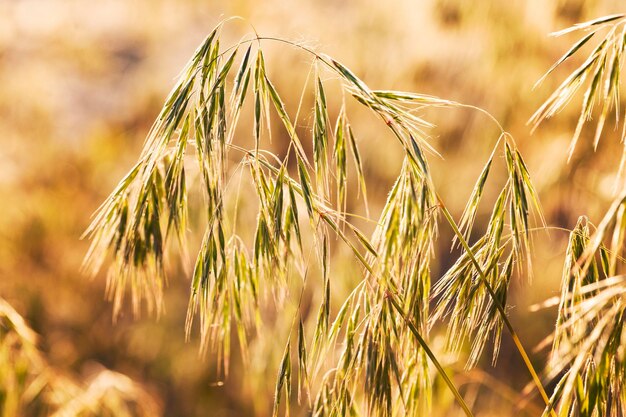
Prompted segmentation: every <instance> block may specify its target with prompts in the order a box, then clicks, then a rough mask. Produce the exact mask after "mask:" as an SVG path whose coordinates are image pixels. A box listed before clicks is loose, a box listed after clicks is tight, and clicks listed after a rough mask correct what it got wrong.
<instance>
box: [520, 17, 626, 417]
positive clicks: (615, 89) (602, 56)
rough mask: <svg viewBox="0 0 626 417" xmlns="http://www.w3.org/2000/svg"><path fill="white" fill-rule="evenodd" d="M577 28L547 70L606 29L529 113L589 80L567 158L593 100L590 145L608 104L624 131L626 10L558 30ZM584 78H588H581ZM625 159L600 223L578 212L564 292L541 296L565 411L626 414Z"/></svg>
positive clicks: (549, 106)
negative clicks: (548, 309) (550, 323)
mask: <svg viewBox="0 0 626 417" xmlns="http://www.w3.org/2000/svg"><path fill="white" fill-rule="evenodd" d="M575 31H585V32H588V33H587V34H586V35H585V36H584V37H583V38H582V39H580V40H579V41H578V42H577V43H576V44H575V45H574V46H572V47H571V48H570V50H569V51H568V52H567V53H565V55H563V57H562V58H561V59H559V60H558V61H557V62H556V63H555V64H554V65H553V66H552V68H550V70H549V71H548V72H547V73H546V76H547V75H548V74H550V73H551V72H552V71H553V70H554V69H556V67H558V66H559V65H560V64H561V63H563V62H564V61H565V60H567V59H568V58H570V57H571V56H573V55H574V54H575V53H576V52H577V51H578V50H579V49H581V48H582V47H583V46H584V45H585V44H587V43H589V42H590V41H591V39H593V38H594V37H598V36H601V34H602V33H604V35H603V37H602V38H601V40H599V42H598V44H597V45H596V46H595V47H594V48H593V49H592V51H591V53H590V54H589V56H588V57H587V59H586V60H585V61H584V63H583V64H582V65H580V66H579V67H578V68H577V69H576V70H575V71H574V72H573V73H572V74H571V75H570V76H569V77H568V78H567V79H566V80H565V81H563V83H562V84H561V85H560V86H559V87H558V88H557V89H556V91H554V93H553V94H552V95H551V96H550V98H548V100H547V101H546V102H545V103H544V104H543V105H542V106H541V107H540V108H539V110H537V112H536V113H535V115H534V116H533V117H532V118H531V122H533V123H535V125H537V124H538V123H540V122H541V121H542V120H543V119H545V118H547V117H551V116H553V115H554V114H556V113H557V112H558V111H559V110H560V109H562V108H563V107H564V106H565V105H566V104H567V103H568V102H569V101H570V99H571V98H572V97H573V96H574V95H575V93H576V92H577V91H578V90H579V89H580V88H581V87H582V86H583V85H585V84H586V88H585V93H584V97H583V102H582V108H581V112H580V115H579V120H578V125H577V127H576V130H575V132H574V137H573V139H572V142H571V146H570V151H569V153H570V157H571V154H572V153H573V151H574V147H575V146H576V142H577V140H578V138H579V137H580V136H581V132H582V128H583V125H584V123H585V122H586V121H587V120H589V119H591V116H592V115H593V113H594V112H593V107H594V103H596V102H597V103H599V105H600V106H601V111H600V115H599V117H598V119H597V124H596V130H595V136H594V139H593V146H594V148H595V147H597V146H598V143H599V141H600V138H601V136H602V133H603V127H604V124H605V121H606V118H607V116H608V114H609V113H610V112H611V111H612V110H613V111H614V113H615V124H616V126H617V125H619V123H620V122H621V123H622V124H623V129H622V142H624V138H625V137H626V136H625V135H626V123H624V121H623V120H621V119H623V118H622V117H620V111H619V110H620V90H621V83H620V70H621V66H622V61H623V52H624V48H625V47H626V15H624V14H618V15H611V16H606V17H602V18H599V19H595V20H592V21H589V22H585V23H581V24H577V25H575V26H573V27H572V28H569V29H566V30H563V31H561V32H557V33H556V34H555V35H562V34H566V33H570V32H575ZM596 35H597V36H596ZM544 77H545V76H544ZM542 79H543V78H542ZM587 80H590V81H589V82H588V83H586V81H587ZM540 81H541V80H540ZM625 162H626V161H625V160H624V158H622V161H621V164H620V167H619V168H617V169H616V170H615V171H616V174H617V178H618V180H622V181H618V186H617V187H616V189H615V191H616V192H615V195H614V198H613V202H612V203H611V205H610V207H609V208H608V210H607V212H606V213H605V215H604V218H603V219H602V221H601V222H600V223H599V224H598V226H597V227H594V226H593V225H592V224H591V222H589V221H588V220H587V219H586V218H585V217H581V218H580V219H579V221H578V223H577V224H576V227H575V228H574V230H572V232H571V234H570V239H569V244H568V248H567V253H566V260H565V265H564V270H563V278H562V284H561V295H560V297H556V298H555V299H554V300H548V302H546V305H558V318H557V322H556V328H555V332H554V334H553V335H552V354H551V360H550V364H549V367H548V369H547V371H546V377H547V378H548V379H552V380H556V381H557V384H556V388H555V390H554V392H553V395H552V397H551V399H550V401H551V404H552V405H554V406H555V407H556V408H557V410H558V412H559V415H562V416H585V417H591V416H621V415H625V414H626V389H625V388H624V384H625V383H626V356H625V355H626V353H625V349H626V332H624V329H623V327H624V321H625V317H624V314H625V309H626V284H625V280H624V275H623V273H624V259H623V258H622V254H623V248H624V236H625V234H626V216H625V210H626V203H625V201H626V191H625V189H624V182H623V174H624V163H625Z"/></svg>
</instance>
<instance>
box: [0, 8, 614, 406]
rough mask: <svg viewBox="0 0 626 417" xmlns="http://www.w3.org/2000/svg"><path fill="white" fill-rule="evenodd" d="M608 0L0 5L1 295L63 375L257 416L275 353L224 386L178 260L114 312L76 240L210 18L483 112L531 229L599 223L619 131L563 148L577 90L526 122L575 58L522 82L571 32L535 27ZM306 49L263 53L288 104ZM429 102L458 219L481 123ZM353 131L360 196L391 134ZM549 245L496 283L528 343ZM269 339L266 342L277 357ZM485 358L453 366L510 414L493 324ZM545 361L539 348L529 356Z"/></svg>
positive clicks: (548, 61) (486, 131)
mask: <svg viewBox="0 0 626 417" xmlns="http://www.w3.org/2000/svg"><path fill="white" fill-rule="evenodd" d="M619 3H620V2H618V1H602V0H586V1H583V0H526V1H522V0H510V1H501V0H485V1H481V2H468V1H464V0H419V1H411V0H397V1H393V2H382V1H378V0H363V1H360V2H348V1H342V0H315V1H314V0H291V1H279V0H266V1H250V0H229V1H201V0H188V1H184V2H182V1H181V2H173V1H170V2H168V1H163V0H136V1H132V2H129V1H123V0H110V1H103V2H89V3H87V2H82V1H63V0H0V202H1V203H0V297H2V298H4V299H5V300H7V301H8V302H9V303H10V304H11V305H12V306H13V307H14V308H15V309H16V310H17V311H18V312H19V313H20V314H21V315H23V316H24V318H25V319H26V321H27V323H28V324H29V325H30V326H31V327H32V328H33V329H34V330H35V332H36V333H38V334H39V335H40V338H39V347H40V349H41V351H42V353H43V354H44V356H45V357H46V358H47V361H48V362H49V363H50V364H51V365H52V366H54V367H55V368H56V369H59V370H61V371H62V372H65V373H67V374H70V375H73V376H75V377H76V378H78V379H81V378H88V377H89V375H90V372H93V369H94V367H99V366H102V367H105V368H108V369H110V370H113V371H116V372H120V373H123V374H125V375H128V376H129V377H131V378H132V379H134V380H135V381H137V382H139V383H140V384H141V385H142V386H143V387H144V388H145V390H146V391H147V392H149V393H150V394H151V395H152V396H153V397H154V398H156V399H157V401H158V402H159V403H160V404H161V406H162V408H163V413H164V415H168V416H205V415H212V416H252V415H258V416H265V415H268V413H269V412H270V411H271V401H272V395H273V390H274V378H275V375H276V371H277V365H274V364H273V362H272V361H271V360H270V359H269V358H268V359H267V360H266V361H265V359H264V358H258V360H259V361H261V362H264V363H262V364H260V365H258V366H255V368H254V372H251V373H250V374H242V373H241V371H240V370H239V368H238V367H237V365H236V364H235V365H234V369H233V372H231V375H229V377H228V378H227V379H226V380H224V381H222V380H221V379H219V377H218V376H217V373H216V370H215V364H214V363H213V361H212V358H211V356H210V355H209V356H208V357H207V358H205V359H199V357H198V345H199V343H198V337H197V335H194V336H195V337H194V336H192V339H191V341H189V342H187V343H186V342H185V337H184V320H185V313H186V308H187V300H188V296H189V294H188V288H189V279H188V277H187V276H186V275H185V274H184V273H183V272H181V268H179V267H175V266H174V267H173V270H172V271H171V273H170V274H169V278H170V279H169V287H168V289H167V291H166V300H165V307H166V314H165V315H163V316H162V317H161V318H160V319H159V320H156V319H155V318H154V317H147V316H142V317H139V318H133V317H132V313H131V311H130V308H129V306H125V308H124V311H123V313H122V316H121V317H120V319H119V320H118V321H117V323H113V322H112V305H111V303H109V302H107V301H106V300H105V299H104V285H105V276H104V274H101V275H100V276H97V277H96V278H94V279H90V278H89V277H87V276H85V275H84V274H82V273H81V272H80V265H81V261H82V259H83V257H84V255H85V253H86V250H87V247H88V242H86V241H83V240H81V239H80V236H81V234H82V233H83V231H84V230H85V228H86V227H87V225H88V224H89V221H90V216H91V214H92V213H93V212H94V211H95V210H96V209H97V208H98V206H99V205H100V203H101V202H102V201H103V200H104V199H105V198H106V196H107V195H108V194H109V193H110V192H111V191H112V189H113V188H114V186H115V184H116V183H117V182H118V181H119V180H120V179H121V178H122V176H123V175H124V174H125V173H126V172H127V170H128V169H129V168H130V167H131V166H132V164H133V162H134V161H135V160H136V158H137V157H138V155H139V152H140V149H141V145H142V143H143V140H144V138H145V135H146V134H147V132H148V130H149V128H150V126H151V124H152V122H153V121H154V119H155V117H156V116H157V114H158V112H159V110H160V108H161V105H162V103H163V101H164V99H165V97H166V95H167V93H168V91H169V89H170V88H171V87H172V85H173V83H174V80H175V77H176V76H177V74H178V72H179V71H180V70H181V69H182V67H183V66H184V64H185V63H186V61H187V59H188V58H189V57H190V56H191V54H192V53H193V51H194V49H195V48H196V46H197V45H198V44H199V43H200V42H201V41H202V39H203V38H204V37H205V36H206V35H207V34H208V33H209V32H210V31H211V30H212V29H213V27H214V26H215V25H216V24H217V23H218V22H219V21H220V20H221V19H223V18H226V17H230V16H233V15H238V16H242V17H243V18H244V19H245V20H244V21H243V22H241V21H237V22H234V23H233V24H231V25H229V26H227V27H226V29H225V31H224V41H227V40H229V41H232V42H236V41H237V40H238V39H239V38H241V37H242V36H243V35H245V34H246V33H249V32H250V31H251V26H250V25H253V26H254V28H255V29H256V30H257V31H258V32H259V33H260V34H261V35H263V36H276V37H282V38H288V39H291V40H295V41H301V42H304V43H306V44H307V45H311V46H313V47H315V48H316V49H317V50H319V51H321V52H324V53H327V54H329V55H331V56H333V57H334V58H336V59H337V60H339V61H341V62H342V63H344V64H345V65H347V66H348V67H349V68H351V69H352V70H353V71H354V72H355V73H356V74H358V75H359V76H360V78H361V79H363V80H364V81H365V82H366V83H367V84H368V85H370V86H371V87H372V88H379V89H399V90H408V91H414V92H419V93H425V94H432V95H436V96H439V97H442V98H446V99H450V100H455V101H459V102H463V103H467V104H471V105H475V106H479V107H482V108H484V109H486V110H488V111H489V112H491V113H492V114H493V115H494V116H495V117H496V118H497V119H498V120H499V121H500V123H501V124H502V125H503V126H504V127H505V129H507V130H508V131H509V132H511V133H512V134H513V136H514V137H515V138H516V141H517V143H518V145H519V146H520V148H521V151H522V154H523V155H524V156H525V158H526V161H527V163H528V165H529V169H530V172H531V175H532V176H533V178H534V181H535V185H536V187H537V188H538V191H539V193H540V196H541V201H542V205H543V208H544V211H545V216H546V221H547V224H548V225H550V226H557V227H564V228H572V227H573V226H574V225H575V223H576V220H577V218H578V216H579V215H581V214H587V215H589V216H590V218H591V220H592V221H593V222H596V223H597V222H599V220H600V219H601V215H602V213H603V211H604V210H605V209H606V207H607V204H608V202H609V201H610V197H611V190H612V185H613V184H612V181H613V178H614V176H615V172H616V171H617V164H618V163H619V157H620V156H621V152H622V151H621V146H620V144H619V135H618V133H616V132H615V131H613V129H606V133H605V136H604V137H603V139H602V141H601V144H600V147H599V149H598V151H597V152H593V151H592V147H591V145H590V140H581V141H580V145H579V147H578V148H577V151H576V152H575V154H574V156H573V158H572V161H570V162H569V163H567V160H566V159H567V155H566V149H567V146H568V145H569V140H570V138H571V136H572V133H573V130H574V128H575V125H576V121H577V118H578V113H579V104H578V103H580V97H578V98H576V99H575V100H574V102H573V103H572V105H570V107H568V108H567V109H566V111H564V112H563V113H562V114H560V115H559V116H558V117H557V118H556V119H554V120H551V121H548V122H547V123H545V124H543V125H542V126H541V127H540V128H539V129H538V130H537V131H536V132H535V133H534V134H532V135H531V134H530V128H529V126H527V124H526V122H527V120H528V119H529V117H530V116H531V115H532V113H533V112H534V110H535V109H536V108H537V107H538V106H539V105H540V104H541V103H542V102H543V100H545V99H546V98H547V96H548V95H549V94H550V92H551V91H552V90H553V89H554V88H555V87H556V86H557V85H558V83H559V82H560V81H561V80H562V79H563V78H564V77H565V76H566V75H567V74H568V73H569V72H568V70H569V71H571V70H572V69H573V68H575V66H574V65H575V64H576V63H578V64H579V63H580V62H582V59H584V58H583V56H581V57H576V58H575V59H574V60H573V62H572V63H571V64H570V63H568V64H567V65H565V66H564V68H561V69H559V70H557V71H556V73H555V75H554V76H552V77H550V78H548V79H547V80H546V81H545V82H544V83H543V84H542V85H541V86H539V87H538V88H536V89H535V90H533V84H534V83H535V82H536V81H537V80H538V79H539V78H540V77H541V75H542V74H543V73H544V72H545V71H546V70H547V69H548V68H549V67H550V66H551V65H552V63H553V62H554V61H556V60H557V59H558V58H559V57H560V56H561V55H562V54H563V53H564V52H565V51H566V50H567V49H569V47H570V46H571V44H573V43H574V42H575V41H576V40H577V39H578V38H577V35H576V34H574V35H569V36H564V37H561V38H552V37H549V36H548V34H549V33H550V32H552V31H555V30H559V29H562V28H565V27H568V26H570V25H572V24H574V23H577V22H581V21H584V20H588V19H591V18H594V17H598V16H601V15H606V14H611V13H616V12H623V11H624V10H623V8H622V9H620V4H619ZM622 7H623V4H622ZM306 59H308V58H307V57H304V56H302V55H299V54H298V53H296V52H289V53H284V54H282V53H281V54H276V55H274V56H272V59H271V60H269V59H268V68H269V70H270V72H271V74H272V77H273V79H274V80H275V82H276V84H277V86H278V87H279V89H280V91H281V94H282V95H283V96H284V97H285V100H286V101H287V102H288V103H297V100H298V99H299V95H300V92H301V90H300V88H295V89H289V85H290V82H291V80H292V79H293V77H296V78H297V76H296V75H293V74H291V73H290V71H285V70H284V68H294V66H293V64H294V63H296V64H297V63H302V62H303V61H304V60H306ZM296 68H297V65H296ZM300 76H301V75H300ZM426 117H427V118H428V120H430V121H432V122H434V123H435V124H436V125H437V127H436V128H435V129H434V130H433V131H432V132H429V133H430V134H431V136H432V141H433V142H432V143H433V145H434V147H435V148H436V149H437V150H439V151H440V152H441V154H442V156H443V159H437V160H433V161H432V163H433V169H434V170H435V178H436V181H437V182H438V184H437V185H438V186H439V187H440V188H439V189H440V193H441V194H442V195H443V196H444V199H445V200H446V202H447V204H448V205H449V206H450V208H451V210H452V212H453V213H454V214H455V215H456V216H459V215H460V213H461V212H462V209H463V206H464V205H465V201H466V199H467V198H468V196H469V194H470V192H471V188H472V186H473V183H474V182H475V180H476V177H477V175H478V174H479V172H480V169H481V168H482V164H483V163H484V162H485V161H486V160H487V158H488V156H489V153H490V151H491V148H492V147H493V145H494V144H495V142H496V140H497V135H498V131H497V129H496V128H495V127H494V125H493V124H492V123H491V122H490V121H489V120H488V119H487V118H485V117H484V116H483V115H481V114H480V113H478V112H475V111H470V110H437V111H433V112H431V111H429V112H428V113H427V114H426ZM359 131H360V132H362V140H363V142H362V146H361V151H362V153H363V155H362V157H363V161H364V165H365V171H366V177H367V180H368V184H371V185H370V190H371V191H370V195H369V197H370V200H371V204H372V206H373V207H377V206H380V205H381V204H382V203H383V202H384V198H385V196H386V193H387V192H388V190H389V186H390V184H391V183H392V181H393V180H394V178H395V176H396V175H397V174H398V171H397V169H398V167H399V164H400V159H399V158H400V152H399V151H398V150H397V149H395V148H393V147H390V146H386V145H385V144H384V141H386V140H392V139H391V138H389V137H385V138H381V137H376V136H375V135H374V134H373V133H372V134H368V133H367V132H368V128H367V126H359ZM585 134H588V135H592V134H593V133H592V132H591V131H590V132H583V136H584V135H585ZM583 139H584V137H583ZM353 194H354V193H353ZM487 216H488V213H487V212H485V213H483V215H481V216H479V221H483V222H484V221H486V220H488V218H487ZM190 234H192V235H196V236H200V235H201V231H197V230H192V231H191V232H190ZM450 237H451V235H450V232H449V231H447V230H442V235H441V239H440V244H439V245H440V246H441V250H440V253H441V255H440V257H439V258H437V260H438V262H439V265H438V266H437V269H438V270H443V269H444V268H445V266H446V265H449V262H450V260H449V259H446V257H445V254H446V253H448V252H449V251H448V250H447V248H448V247H449V244H450V243H449V242H450ZM566 242H567V233H564V232H562V231H559V230H553V231H550V232H549V233H548V232H545V231H541V232H537V236H536V239H535V248H536V251H535V252H536V253H535V254H536V257H535V259H534V269H535V271H534V279H533V281H532V282H530V283H529V282H528V280H519V281H518V282H515V283H514V284H513V286H512V289H511V293H512V295H511V300H510V304H511V306H512V308H511V316H512V321H513V323H514V325H515V326H516V328H517V330H518V332H519V333H520V337H521V339H522V340H523V341H524V343H525V344H526V346H527V347H529V348H531V349H532V347H534V346H536V345H537V344H538V343H539V342H540V341H541V340H542V339H543V338H544V337H546V336H547V335H548V334H549V333H550V331H551V329H552V326H553V323H554V319H555V317H554V314H555V312H554V311H552V310H545V311H543V310H542V311H540V312H537V313H530V312H529V310H528V306H529V305H531V304H533V303H536V302H539V301H542V300H544V299H546V298H547V297H549V296H552V295H555V294H557V291H558V287H559V282H560V276H561V268H562V263H563V254H564V249H565V244H566ZM435 275H436V274H435ZM281 343H282V342H281ZM282 346H283V345H282V344H279V345H275V346H273V348H274V349H275V350H277V351H278V352H279V353H278V354H280V352H282V349H283V348H282ZM271 347H272V346H271V345H270V348H271ZM268 349H269V348H268ZM270 350H271V349H270ZM486 356H487V358H486V360H485V362H484V366H481V369H482V371H480V373H479V372H478V371H477V372H474V373H470V374H465V375H463V374H460V375H459V376H458V378H457V381H458V382H459V384H466V385H467V387H464V388H463V389H464V390H467V391H466V392H468V393H469V392H470V391H471V392H472V393H474V394H475V395H476V398H478V400H477V401H478V402H477V403H478V404H479V405H478V406H477V409H478V410H482V411H481V412H479V413H478V414H479V415H492V414H493V415H500V416H502V415H509V413H511V415H512V414H513V412H512V411H511V410H513V409H514V406H513V404H514V403H515V402H517V401H518V400H519V398H517V397H516V396H517V395H519V394H517V393H519V392H521V390H522V389H523V388H524V387H525V385H526V384H527V383H528V382H529V378H528V376H527V373H526V370H525V369H524V368H523V364H522V362H521V361H520V360H519V357H518V354H517V352H516V351H515V350H514V349H513V348H512V346H511V343H510V341H509V340H508V338H507V337H506V336H504V337H503V347H502V350H501V354H500V359H499V362H498V364H497V366H496V367H491V365H490V364H489V359H490V358H489V357H488V356H489V355H486ZM545 356H546V355H545V352H539V353H538V354H537V355H536V363H537V366H539V367H542V366H543V362H542V358H544V357H545ZM96 364H97V365H96ZM460 366H461V367H462V365H460ZM251 378H256V382H254V381H252V382H250V380H249V379H251ZM477 381H478V382H481V381H482V382H484V383H485V384H484V385H478V384H476V382H477ZM474 394H472V395H474ZM533 401H535V399H533V400H531V405H530V407H531V409H532V406H533ZM537 404H539V403H537Z"/></svg>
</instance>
